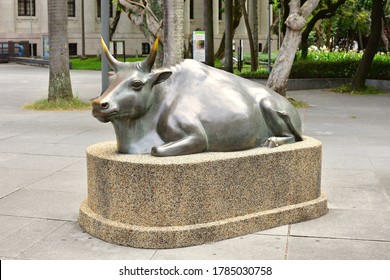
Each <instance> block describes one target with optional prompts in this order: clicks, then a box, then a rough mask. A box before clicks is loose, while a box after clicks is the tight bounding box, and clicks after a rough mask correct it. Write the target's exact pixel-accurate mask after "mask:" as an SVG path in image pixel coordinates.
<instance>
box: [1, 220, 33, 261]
mask: <svg viewBox="0 0 390 280" xmlns="http://www.w3.org/2000/svg"><path fill="white" fill-rule="evenodd" d="M32 221H33V219H31V218H22V217H14V216H3V215H0V225H1V226H0V242H1V241H2V240H4V239H5V238H7V237H8V236H10V235H11V234H13V233H15V232H17V231H18V230H20V229H21V228H23V227H25V226H26V225H28V224H29V223H31V222H32ZM0 256H1V254H0Z"/></svg>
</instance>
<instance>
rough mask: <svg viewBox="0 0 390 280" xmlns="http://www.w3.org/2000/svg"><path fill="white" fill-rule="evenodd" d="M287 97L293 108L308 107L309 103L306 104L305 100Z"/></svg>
mask: <svg viewBox="0 0 390 280" xmlns="http://www.w3.org/2000/svg"><path fill="white" fill-rule="evenodd" d="M287 99H288V101H290V103H291V104H292V105H293V106H294V107H295V108H298V109H304V108H308V107H310V105H309V104H307V103H306V102H303V101H300V100H297V99H294V98H292V97H288V98H287Z"/></svg>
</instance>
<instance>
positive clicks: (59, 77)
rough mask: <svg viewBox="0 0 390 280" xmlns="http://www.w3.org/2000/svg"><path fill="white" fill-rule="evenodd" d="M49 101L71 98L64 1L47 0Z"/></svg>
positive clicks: (66, 17) (66, 20)
mask: <svg viewBox="0 0 390 280" xmlns="http://www.w3.org/2000/svg"><path fill="white" fill-rule="evenodd" d="M47 5H48V21H49V22H48V25H49V42H50V47H49V52H50V58H49V63H50V75H49V94H48V99H49V101H54V100H57V99H71V98H73V93H72V86H71V82H70V74H69V46H68V15H67V8H66V5H67V4H66V1H55V0H48V1H47Z"/></svg>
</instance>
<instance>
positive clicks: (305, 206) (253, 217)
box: [79, 137, 327, 248]
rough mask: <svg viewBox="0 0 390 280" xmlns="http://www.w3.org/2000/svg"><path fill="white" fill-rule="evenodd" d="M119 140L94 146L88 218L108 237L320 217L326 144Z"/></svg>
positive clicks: (182, 237) (250, 227) (132, 238)
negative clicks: (194, 150)
mask: <svg viewBox="0 0 390 280" xmlns="http://www.w3.org/2000/svg"><path fill="white" fill-rule="evenodd" d="M115 150H116V143H115V142H106V143H99V144H96V145H93V146H90V147H89V148H88V149H87V165H88V198H87V199H86V200H85V201H84V202H83V203H82V205H81V208H80V217H79V223H80V225H81V226H82V227H83V228H84V229H85V230H86V231H87V232H89V233H90V234H92V235H93V236H96V237H98V238H101V239H103V240H105V241H108V242H111V243H115V244H120V245H127V246H133V247H140V248H176V247H184V246H192V245H198V244H203V243H208V242H213V241H217V240H223V239H227V238H231V237H236V236H239V235H244V234H248V233H253V232H257V231H261V230H264V229H268V228H272V227H276V226H281V225H285V224H291V223H297V222H301V221H305V220H309V219H314V218H317V217H320V216H322V215H324V214H325V213H326V212H327V201H326V197H325V195H324V194H321V190H320V183H321V143H320V142H319V141H317V140H315V139H313V138H309V137H305V139H304V141H302V142H298V143H294V144H288V145H283V146H280V147H277V148H273V149H268V148H257V149H251V150H247V151H240V152H229V153H203V154H195V155H189V156H179V157H166V158H157V157H152V156H150V155H121V154H117V153H116V152H115Z"/></svg>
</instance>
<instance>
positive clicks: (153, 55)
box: [141, 37, 159, 73]
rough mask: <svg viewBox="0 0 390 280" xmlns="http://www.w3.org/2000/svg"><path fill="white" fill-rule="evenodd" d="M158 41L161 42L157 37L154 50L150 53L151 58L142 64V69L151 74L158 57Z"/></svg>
mask: <svg viewBox="0 0 390 280" xmlns="http://www.w3.org/2000/svg"><path fill="white" fill-rule="evenodd" d="M158 40H159V37H157V38H156V41H154V44H153V47H152V50H151V51H150V54H149V56H148V57H147V58H146V59H145V60H144V61H142V62H141V68H142V70H144V71H145V72H148V73H150V72H151V71H152V68H153V65H154V62H155V60H156V55H157V49H158Z"/></svg>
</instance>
